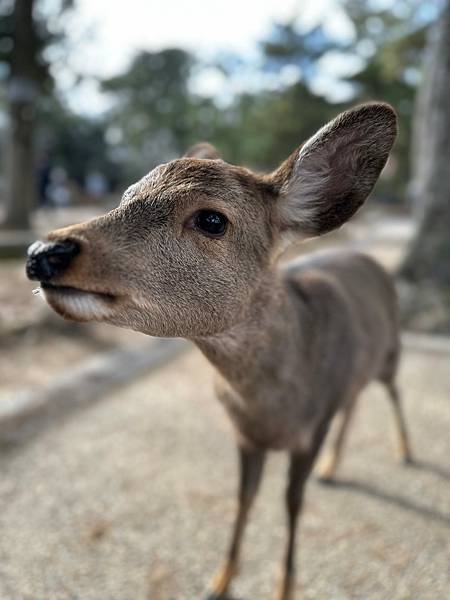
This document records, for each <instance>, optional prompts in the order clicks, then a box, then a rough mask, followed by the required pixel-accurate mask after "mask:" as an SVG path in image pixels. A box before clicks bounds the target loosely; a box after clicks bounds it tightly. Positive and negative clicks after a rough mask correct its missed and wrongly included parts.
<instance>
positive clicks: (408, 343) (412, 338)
mask: <svg viewBox="0 0 450 600" xmlns="http://www.w3.org/2000/svg"><path fill="white" fill-rule="evenodd" d="M402 344H403V347H404V348H406V349H407V350H415V351H417V352H431V353H433V354H450V337H448V336H444V335H431V334H427V333H410V332H404V333H402Z"/></svg>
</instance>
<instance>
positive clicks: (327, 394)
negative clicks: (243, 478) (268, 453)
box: [196, 251, 399, 451]
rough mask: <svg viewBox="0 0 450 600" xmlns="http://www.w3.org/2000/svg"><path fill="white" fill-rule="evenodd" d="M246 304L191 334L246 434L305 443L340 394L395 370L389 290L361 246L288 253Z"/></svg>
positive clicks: (345, 397)
mask: <svg viewBox="0 0 450 600" xmlns="http://www.w3.org/2000/svg"><path fill="white" fill-rule="evenodd" d="M252 306H253V308H252V311H251V313H250V315H249V316H248V317H247V319H246V321H245V322H244V323H240V324H239V327H237V328H236V329H235V330H231V331H227V332H226V333H225V334H219V335H217V336H211V337H208V338H205V339H202V340H196V342H197V344H198V346H199V347H200V349H201V350H202V351H203V352H204V353H205V355H206V356H207V358H208V359H209V360H210V361H211V362H212V363H213V364H214V365H215V366H216V368H217V369H218V371H219V373H220V374H221V376H220V377H219V379H218V382H217V392H218V397H219V399H220V400H221V401H222V403H223V404H224V406H225V407H226V410H227V412H228V413H229V415H230V417H231V419H232V421H233V423H234V424H235V427H236V429H237V430H238V432H239V434H240V436H241V437H242V439H243V440H244V441H246V442H248V443H250V444H253V445H255V446H257V447H262V448H267V449H286V450H290V451H295V450H302V449H308V448H309V446H310V445H311V442H312V439H313V437H314V435H315V432H316V431H317V430H318V429H320V426H321V424H322V423H327V424H328V423H329V421H330V419H331V417H332V416H333V415H334V413H335V412H336V410H337V409H339V408H340V407H342V404H343V403H345V402H350V401H352V400H353V398H354V397H355V396H356V395H357V394H358V393H359V391H360V390H361V389H362V388H364V387H365V386H366V385H367V383H368V382H369V381H371V380H373V379H384V378H387V377H388V374H389V373H394V372H395V365H396V359H397V355H398V345H399V340H398V325H397V314H396V301H395V292H394V289H393V286H392V283H391V281H390V279H389V277H388V276H387V274H386V273H385V272H384V271H383V270H382V269H381V268H380V267H379V266H378V264H377V263H375V262H374V261H373V260H372V259H370V258H369V257H367V256H364V255H362V254H357V253H353V252H343V251H337V252H336V251H335V252H316V253H314V254H311V255H309V256H307V257H306V258H303V259H301V260H297V261H295V262H292V263H291V264H288V265H287V266H286V267H285V268H284V269H280V270H279V271H276V270H274V272H273V273H271V277H270V278H268V280H267V281H265V282H264V285H262V286H261V289H260V290H258V292H257V294H256V297H255V298H253V303H252Z"/></svg>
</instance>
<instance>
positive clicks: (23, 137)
mask: <svg viewBox="0 0 450 600" xmlns="http://www.w3.org/2000/svg"><path fill="white" fill-rule="evenodd" d="M13 19H14V47H13V51H12V58H11V76H10V80H9V85H8V103H9V116H10V138H9V157H8V158H9V165H8V168H9V190H8V192H9V193H8V199H7V205H6V220H5V225H6V226H7V227H10V228H13V229H27V228H28V227H29V224H30V213H31V210H32V209H33V208H34V205H35V188H36V186H35V169H34V166H35V165H34V148H33V140H34V124H35V116H34V113H35V101H36V96H37V85H36V60H37V57H36V47H35V40H36V35H35V32H34V23H33V0H16V1H15V3H14V12H13Z"/></svg>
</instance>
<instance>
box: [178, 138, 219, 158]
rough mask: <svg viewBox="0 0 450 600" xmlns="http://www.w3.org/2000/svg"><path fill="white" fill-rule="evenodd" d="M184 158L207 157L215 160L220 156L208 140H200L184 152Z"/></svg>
mask: <svg viewBox="0 0 450 600" xmlns="http://www.w3.org/2000/svg"><path fill="white" fill-rule="evenodd" d="M184 158H207V159H211V160H216V159H218V158H221V156H220V153H219V151H218V150H217V149H216V148H214V146H213V145H212V144H208V142H200V143H199V144H194V145H193V146H191V147H190V148H189V149H188V150H187V151H186V152H185V154H184Z"/></svg>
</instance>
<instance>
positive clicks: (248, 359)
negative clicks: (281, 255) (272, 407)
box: [194, 272, 298, 393]
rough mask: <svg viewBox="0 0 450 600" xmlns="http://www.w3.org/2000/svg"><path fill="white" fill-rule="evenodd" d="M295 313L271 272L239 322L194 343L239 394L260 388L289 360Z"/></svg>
mask: <svg viewBox="0 0 450 600" xmlns="http://www.w3.org/2000/svg"><path fill="white" fill-rule="evenodd" d="M297 328H298V312H296V310H295V306H294V303H293V302H292V298H291V297H290V294H289V292H288V289H287V287H286V284H285V283H284V282H283V281H282V279H281V276H280V274H279V273H277V272H273V273H270V276H267V277H266V278H265V279H264V281H262V282H261V285H260V286H259V287H258V288H257V289H256V291H255V292H254V294H253V295H252V298H251V301H250V302H249V308H248V309H247V312H246V314H245V317H244V319H243V320H242V321H240V322H239V323H237V324H236V325H234V326H233V327H232V328H230V329H229V330H227V331H225V332H222V333H219V334H216V335H212V336H208V337H201V338H196V339H195V340H194V342H195V343H196V345H197V346H198V347H199V349H200V350H201V351H202V352H203V354H204V355H205V356H206V358H207V359H208V360H209V361H210V362H211V363H212V364H213V365H214V366H215V367H216V369H217V370H218V371H219V373H220V374H221V375H222V376H223V377H224V378H225V379H226V380H227V381H228V383H229V384H230V385H231V386H232V387H233V388H234V389H235V390H236V391H239V392H241V393H245V390H246V389H247V388H252V389H255V388H256V387H259V385H258V381H259V382H261V385H262V384H264V385H265V384H266V383H267V382H266V381H265V380H266V379H267V377H268V376H270V374H271V373H273V372H274V371H275V370H276V367H277V364H278V365H279V364H280V362H279V361H286V360H289V358H290V355H292V354H291V353H290V345H291V344H292V339H293V337H295V332H296V330H297Z"/></svg>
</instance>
